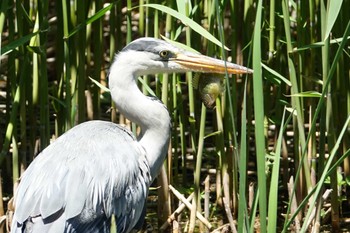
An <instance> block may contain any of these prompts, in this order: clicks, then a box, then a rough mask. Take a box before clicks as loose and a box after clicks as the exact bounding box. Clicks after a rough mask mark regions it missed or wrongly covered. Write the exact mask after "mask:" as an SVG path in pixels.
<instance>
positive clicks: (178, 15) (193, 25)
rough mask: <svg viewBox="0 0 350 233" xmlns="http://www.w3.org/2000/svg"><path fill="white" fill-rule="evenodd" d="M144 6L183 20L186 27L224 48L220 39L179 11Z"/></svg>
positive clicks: (159, 6)
mask: <svg viewBox="0 0 350 233" xmlns="http://www.w3.org/2000/svg"><path fill="white" fill-rule="evenodd" d="M143 6H145V7H151V8H154V9H156V10H159V11H162V12H164V13H167V14H169V15H171V16H173V17H174V18H177V19H178V20H181V22H182V23H183V24H185V25H187V26H189V27H190V28H192V30H193V31H195V32H197V33H198V34H200V35H202V36H203V37H205V38H206V39H208V40H209V41H211V42H213V43H214V44H216V45H217V46H219V47H221V46H222V44H221V42H220V41H219V40H218V39H216V38H215V37H214V36H213V35H212V34H210V33H209V32H208V31H207V30H206V29H204V28H203V27H202V26H201V25H199V24H198V23H196V22H195V21H193V20H192V19H190V18H188V17H187V16H186V15H183V14H181V13H179V12H177V11H175V10H173V9H171V8H169V7H167V6H163V5H159V4H144V5H143ZM225 49H226V50H230V49H229V48H227V47H226V46H225Z"/></svg>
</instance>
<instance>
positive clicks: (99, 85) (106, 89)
mask: <svg viewBox="0 0 350 233" xmlns="http://www.w3.org/2000/svg"><path fill="white" fill-rule="evenodd" d="M89 79H90V80H91V81H92V82H93V83H95V84H96V85H97V86H98V87H99V88H101V90H104V91H106V92H111V91H110V90H109V89H108V88H107V87H105V86H103V85H102V84H101V83H99V82H97V81H96V80H95V79H93V78H91V77H89Z"/></svg>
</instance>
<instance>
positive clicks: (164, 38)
mask: <svg viewBox="0 0 350 233" xmlns="http://www.w3.org/2000/svg"><path fill="white" fill-rule="evenodd" d="M160 36H161V37H162V39H163V40H165V41H166V42H169V43H170V44H173V45H175V46H176V47H178V48H182V49H184V50H187V51H191V52H192V53H197V54H199V52H198V51H197V50H195V49H193V48H191V47H190V46H188V45H185V44H182V43H180V42H177V41H173V40H170V39H168V38H166V37H165V36H163V35H160Z"/></svg>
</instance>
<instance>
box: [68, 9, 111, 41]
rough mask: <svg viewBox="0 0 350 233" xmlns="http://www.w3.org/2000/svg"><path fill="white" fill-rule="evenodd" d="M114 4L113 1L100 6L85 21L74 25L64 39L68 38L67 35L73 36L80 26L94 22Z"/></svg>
mask: <svg viewBox="0 0 350 233" xmlns="http://www.w3.org/2000/svg"><path fill="white" fill-rule="evenodd" d="M113 6H114V3H111V4H109V5H108V6H106V7H105V8H102V9H101V10H99V11H98V12H97V13H96V14H94V15H93V16H91V17H90V18H88V19H87V20H86V21H85V22H83V23H81V24H79V25H78V26H76V27H75V28H74V29H73V31H71V32H70V33H69V34H68V36H67V37H65V38H64V39H68V38H69V37H71V36H73V35H74V34H75V33H77V32H78V31H79V30H80V29H81V28H83V27H85V26H86V25H89V24H91V23H93V22H95V21H96V20H98V19H99V18H101V17H102V16H104V15H105V14H106V12H107V11H109V10H110V9H111V8H112V7H113Z"/></svg>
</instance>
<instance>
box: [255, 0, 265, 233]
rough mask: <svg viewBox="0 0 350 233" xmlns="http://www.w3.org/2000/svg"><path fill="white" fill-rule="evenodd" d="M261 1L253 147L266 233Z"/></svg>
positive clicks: (257, 22) (257, 23)
mask: <svg viewBox="0 0 350 233" xmlns="http://www.w3.org/2000/svg"><path fill="white" fill-rule="evenodd" d="M261 13H262V1H261V0H259V2H258V5H257V13H256V20H255V27H254V36H253V70H254V73H253V91H254V118H255V145H256V163H257V169H258V173H257V176H258V188H259V196H258V197H257V198H258V199H259V218H260V230H261V232H266V217H267V205H266V201H267V189H266V173H265V153H266V152H265V134H264V130H265V129H264V126H265V123H264V118H265V115H264V94H263V84H262V79H263V77H262V67H261V32H260V30H261V22H262V17H261V16H262V15H261Z"/></svg>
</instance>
